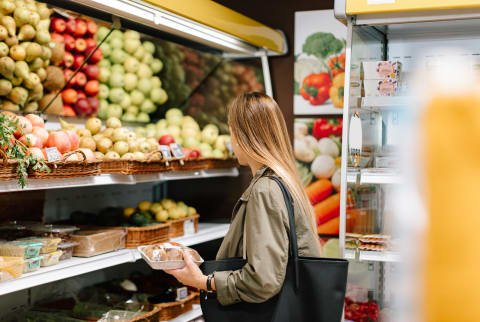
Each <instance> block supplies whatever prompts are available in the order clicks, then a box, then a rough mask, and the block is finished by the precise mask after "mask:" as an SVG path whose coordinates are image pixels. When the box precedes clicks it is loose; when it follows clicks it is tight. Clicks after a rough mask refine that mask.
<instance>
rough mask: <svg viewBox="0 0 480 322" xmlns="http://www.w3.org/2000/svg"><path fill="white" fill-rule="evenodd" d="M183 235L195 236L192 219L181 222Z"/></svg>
mask: <svg viewBox="0 0 480 322" xmlns="http://www.w3.org/2000/svg"><path fill="white" fill-rule="evenodd" d="M183 234H184V235H185V236H187V235H193V234H195V224H194V223H193V219H189V220H185V221H184V222H183Z"/></svg>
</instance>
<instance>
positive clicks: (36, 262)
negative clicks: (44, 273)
mask: <svg viewBox="0 0 480 322" xmlns="http://www.w3.org/2000/svg"><path fill="white" fill-rule="evenodd" d="M42 259H43V256H37V257H33V258H27V259H25V260H24V262H23V273H24V274H25V273H30V272H34V271H36V270H38V269H39V268H40V263H41V262H42Z"/></svg>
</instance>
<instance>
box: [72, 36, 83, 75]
mask: <svg viewBox="0 0 480 322" xmlns="http://www.w3.org/2000/svg"><path fill="white" fill-rule="evenodd" d="M82 40H83V39H82ZM84 61H85V57H84V56H82V55H75V58H74V59H73V68H74V69H77V68H79V67H80V66H82V64H83V62H84Z"/></svg>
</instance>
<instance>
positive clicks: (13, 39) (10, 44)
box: [5, 36, 18, 47]
mask: <svg viewBox="0 0 480 322" xmlns="http://www.w3.org/2000/svg"><path fill="white" fill-rule="evenodd" d="M5 43H6V44H7V45H8V47H13V46H15V45H18V38H17V36H12V37H8V38H7V39H5Z"/></svg>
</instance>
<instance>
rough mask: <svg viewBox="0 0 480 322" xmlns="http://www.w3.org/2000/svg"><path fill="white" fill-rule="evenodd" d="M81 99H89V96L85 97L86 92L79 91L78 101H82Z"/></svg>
mask: <svg viewBox="0 0 480 322" xmlns="http://www.w3.org/2000/svg"><path fill="white" fill-rule="evenodd" d="M81 98H83V99H87V95H85V92H84V91H82V90H78V91H77V101H78V100H79V99H81Z"/></svg>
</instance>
